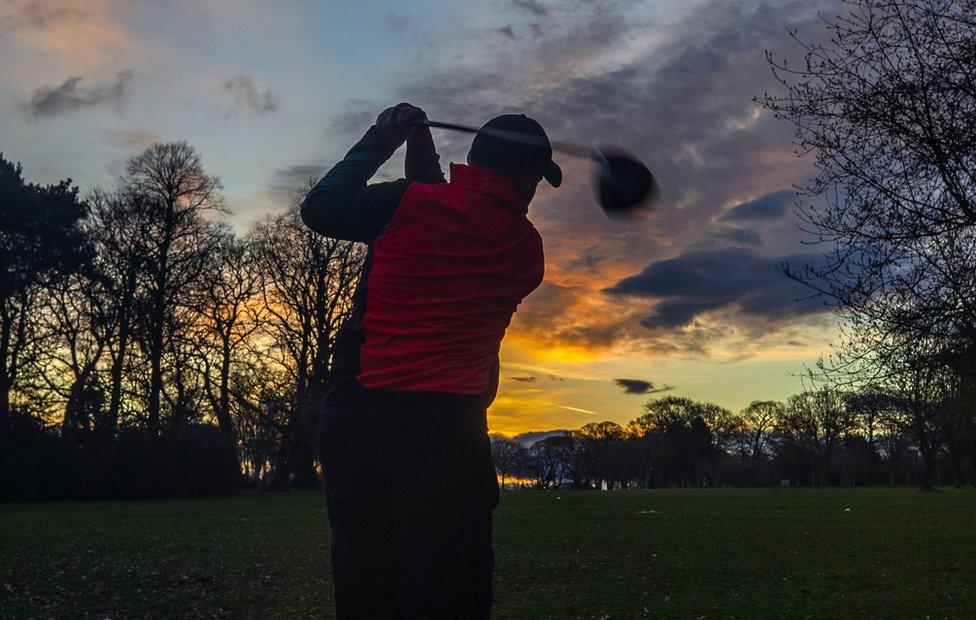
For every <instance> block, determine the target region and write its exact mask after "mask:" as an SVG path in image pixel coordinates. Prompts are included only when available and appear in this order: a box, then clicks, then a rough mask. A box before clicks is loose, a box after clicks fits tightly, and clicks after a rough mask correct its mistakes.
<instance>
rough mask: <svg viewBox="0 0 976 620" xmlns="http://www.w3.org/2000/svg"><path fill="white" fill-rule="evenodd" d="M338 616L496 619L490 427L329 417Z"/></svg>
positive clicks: (326, 457)
mask: <svg viewBox="0 0 976 620" xmlns="http://www.w3.org/2000/svg"><path fill="white" fill-rule="evenodd" d="M319 458H320V461H321V463H322V469H323V477H324V480H325V491H326V499H327V502H328V508H329V520H330V521H331V524H332V576H333V580H334V582H335V599H336V614H337V616H338V617H339V618H488V617H490V615H491V602H492V600H491V597H492V586H491V580H492V568H493V565H494V553H493V551H492V540H491V512H492V510H493V509H494V508H495V506H496V505H497V504H498V484H497V480H496V478H495V469H494V466H493V464H492V460H491V446H490V443H489V440H488V436H487V433H486V431H485V430H484V429H483V428H481V429H458V428H448V427H437V426H426V427H425V426H408V425H402V424H396V425H394V424H377V423H360V422H356V421H351V420H345V419H338V418H332V417H327V416H326V417H323V418H322V421H321V423H320V425H319Z"/></svg>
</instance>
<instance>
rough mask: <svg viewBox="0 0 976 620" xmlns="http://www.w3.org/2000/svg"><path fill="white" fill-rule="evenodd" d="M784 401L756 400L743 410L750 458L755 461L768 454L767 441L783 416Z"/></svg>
mask: <svg viewBox="0 0 976 620" xmlns="http://www.w3.org/2000/svg"><path fill="white" fill-rule="evenodd" d="M783 410H784V408H783V403H780V402H776V401H773V400H754V401H752V402H751V403H750V404H749V406H748V407H746V408H745V409H743V410H742V422H743V424H744V426H745V429H746V431H747V432H748V434H749V444H748V445H749V458H751V459H752V460H754V461H758V460H762V459H764V458H766V457H767V456H768V454H767V453H766V441H767V439H768V437H769V433H770V432H771V431H772V430H773V428H774V427H775V425H776V422H777V420H779V419H780V418H782V416H783Z"/></svg>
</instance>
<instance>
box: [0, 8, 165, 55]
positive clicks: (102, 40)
mask: <svg viewBox="0 0 976 620" xmlns="http://www.w3.org/2000/svg"><path fill="white" fill-rule="evenodd" d="M131 8H132V7H131V4H130V3H129V2H127V1H126V0H84V2H80V1H78V0H2V1H0V27H3V28H5V29H6V30H7V31H8V32H9V33H10V34H11V35H12V38H14V39H16V40H17V41H19V42H20V43H22V44H24V45H28V46H30V47H32V48H33V49H35V50H37V51H40V52H42V53H43V54H46V55H50V56H51V57H52V58H44V61H45V62H50V61H51V60H52V59H53V60H55V61H57V62H59V63H61V64H62V65H63V66H65V67H69V68H70V69H71V71H72V72H86V71H90V70H92V69H93V68H95V67H98V66H101V65H104V64H106V63H109V62H118V59H119V58H125V59H126V62H127V63H130V64H137V63H138V61H139V60H140V59H142V58H144V57H145V55H146V51H147V49H149V47H150V44H149V43H148V42H147V41H146V40H145V39H143V40H140V41H138V42H136V41H135V40H134V39H133V37H132V36H130V33H129V30H128V28H127V27H126V25H125V23H124V20H125V17H126V16H127V15H128V13H129V10H130V9H131Z"/></svg>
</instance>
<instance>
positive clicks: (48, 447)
mask: <svg viewBox="0 0 976 620" xmlns="http://www.w3.org/2000/svg"><path fill="white" fill-rule="evenodd" d="M239 478H240V470H239V467H238V463H237V453H236V451H235V448H234V446H233V445H231V444H230V443H228V442H227V440H226V437H225V436H224V435H223V434H222V433H221V432H220V430H219V429H218V428H217V427H215V426H211V425H206V424H201V425H193V426H190V427H187V428H184V429H181V430H179V431H174V432H172V433H168V434H165V435H163V436H162V437H160V439H159V440H158V441H153V440H152V438H151V437H149V436H148V435H147V434H145V433H137V432H123V433H121V434H119V436H118V437H116V438H112V439H105V438H103V437H97V436H90V437H88V438H86V439H85V440H83V441H76V440H72V439H69V438H66V437H62V436H61V435H60V434H59V433H57V432H55V431H53V430H51V429H45V428H43V427H42V426H41V425H40V424H38V423H37V422H36V421H35V420H34V419H33V418H31V417H29V416H24V415H18V416H15V417H14V418H13V424H12V425H11V433H10V435H9V436H5V437H4V438H2V439H0V501H46V500H63V499H70V500H105V499H146V498H155V497H173V496H203V495H224V494H229V493H233V492H234V491H235V490H236V489H237V486H238V482H239Z"/></svg>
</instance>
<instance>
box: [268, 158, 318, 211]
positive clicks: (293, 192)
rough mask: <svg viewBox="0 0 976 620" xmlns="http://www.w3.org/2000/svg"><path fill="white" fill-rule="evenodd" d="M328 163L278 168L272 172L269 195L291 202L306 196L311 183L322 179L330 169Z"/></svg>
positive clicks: (275, 198)
mask: <svg viewBox="0 0 976 620" xmlns="http://www.w3.org/2000/svg"><path fill="white" fill-rule="evenodd" d="M328 169H329V166H328V164H324V163H323V164H318V163H305V164H292V165H290V166H285V167H283V168H278V169H277V170H275V171H274V172H273V173H272V174H271V181H270V183H268V187H267V191H268V195H269V196H271V198H273V199H274V200H276V201H278V202H283V203H286V202H290V201H293V200H295V199H296V197H297V196H304V195H305V192H306V191H307V190H308V186H309V184H310V183H312V182H315V181H318V180H319V179H321V178H322V177H323V176H324V175H325V173H326V172H327V171H328Z"/></svg>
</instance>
